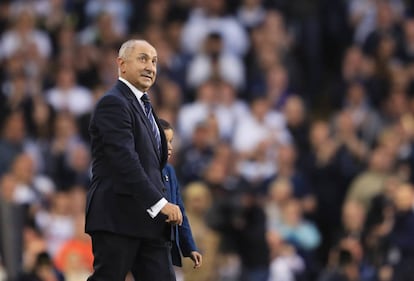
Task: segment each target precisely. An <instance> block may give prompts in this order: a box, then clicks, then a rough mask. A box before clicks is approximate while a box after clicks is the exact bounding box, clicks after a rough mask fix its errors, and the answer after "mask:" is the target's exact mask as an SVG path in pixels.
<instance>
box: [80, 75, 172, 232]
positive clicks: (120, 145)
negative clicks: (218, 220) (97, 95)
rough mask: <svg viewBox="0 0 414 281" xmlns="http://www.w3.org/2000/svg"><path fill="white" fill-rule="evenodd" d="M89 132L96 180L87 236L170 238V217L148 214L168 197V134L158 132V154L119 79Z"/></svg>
mask: <svg viewBox="0 0 414 281" xmlns="http://www.w3.org/2000/svg"><path fill="white" fill-rule="evenodd" d="M154 117H155V118H156V116H154ZM156 119H157V118H156ZM158 126H159V125H158ZM159 128H160V127H159ZM89 132H90V136H91V150H92V182H91V185H90V189H89V191H88V196H87V204H86V229H85V230H86V232H87V233H92V232H94V231H108V232H112V233H117V234H123V235H128V236H133V237H138V238H161V239H162V238H169V237H170V235H171V234H170V230H171V227H170V225H169V224H167V223H165V219H166V216H164V215H162V214H158V215H157V216H156V217H155V218H151V217H150V215H149V214H148V212H147V211H146V210H147V209H149V208H150V207H151V206H153V205H154V204H156V203H157V202H158V201H159V200H160V199H161V198H162V197H165V198H167V196H166V194H165V191H166V190H165V187H164V183H163V180H162V174H161V171H162V168H163V166H164V165H165V163H166V161H167V143H166V140H165V135H164V132H163V130H162V129H160V135H161V142H162V145H161V153H159V152H158V150H157V148H156V141H155V137H154V135H153V133H152V131H151V124H150V122H149V120H148V119H147V117H146V116H145V114H144V112H143V109H142V107H141V105H140V104H139V102H138V100H137V99H136V97H135V96H134V94H133V93H132V91H131V90H130V89H129V88H128V86H127V85H126V84H124V83H123V82H121V81H118V82H117V84H116V85H115V86H114V87H113V88H112V89H111V90H109V91H108V92H107V93H106V94H105V95H104V96H103V97H102V98H101V99H100V100H99V101H98V103H97V105H96V107H95V110H94V112H93V114H92V117H91V122H90V126H89Z"/></svg>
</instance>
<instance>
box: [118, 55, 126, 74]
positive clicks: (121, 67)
mask: <svg viewBox="0 0 414 281" xmlns="http://www.w3.org/2000/svg"><path fill="white" fill-rule="evenodd" d="M116 62H117V63H118V68H119V71H120V72H121V73H125V60H124V59H123V58H117V59H116Z"/></svg>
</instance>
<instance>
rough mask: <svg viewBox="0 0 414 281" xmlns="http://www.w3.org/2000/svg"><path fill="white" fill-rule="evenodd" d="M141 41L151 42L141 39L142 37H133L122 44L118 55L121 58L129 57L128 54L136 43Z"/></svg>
mask: <svg viewBox="0 0 414 281" xmlns="http://www.w3.org/2000/svg"><path fill="white" fill-rule="evenodd" d="M140 43H141V44H142V43H146V44H149V43H148V42H147V41H145V40H140V39H131V40H128V41H125V42H124V43H123V44H122V45H121V48H120V49H119V53H118V57H119V58H122V59H126V58H128V56H129V54H130V53H131V51H132V50H133V49H134V48H135V45H136V44H140Z"/></svg>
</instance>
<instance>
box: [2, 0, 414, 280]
mask: <svg viewBox="0 0 414 281" xmlns="http://www.w3.org/2000/svg"><path fill="white" fill-rule="evenodd" d="M413 12H414V4H413V1H410V0H406V1H404V0H290V1H288V0H228V1H225V0H208V1H202V0H151V1H132V0H89V1H81V0H26V1H25V0H21V1H18V0H16V1H6V0H2V1H1V3H0V280H2V281H3V280H8V281H9V280H10V281H15V280H17V281H25V280H29V281H32V280H41V281H55V280H56V281H63V280H68V281H80V280H86V278H87V276H88V275H89V274H90V272H91V266H92V255H91V242H90V239H89V236H87V235H86V234H84V232H83V227H84V204H85V194H86V192H87V190H88V184H89V176H90V170H89V162H90V152H89V137H88V122H89V118H90V114H91V109H92V108H93V106H94V103H95V102H96V100H97V99H99V97H100V96H101V95H102V94H103V93H104V92H105V91H106V90H107V89H109V87H111V86H112V85H113V84H114V82H115V81H116V79H117V66H116V57H117V52H118V49H119V47H120V44H121V43H122V42H123V41H125V40H127V39H129V38H143V39H146V40H148V41H149V42H150V43H151V44H153V45H154V46H155V47H156V49H157V51H158V57H159V63H158V78H157V82H156V85H155V86H154V87H153V88H152V89H151V90H150V92H151V99H152V103H153V105H154V107H155V108H156V112H157V113H158V115H159V117H161V118H163V119H166V120H168V121H169V122H170V123H171V124H172V125H173V126H174V128H175V139H174V146H175V155H174V158H173V159H172V163H173V165H174V166H175V168H176V171H177V174H178V177H179V181H180V184H181V191H182V195H183V198H184V200H185V204H186V210H187V214H188V217H189V219H190V223H191V226H192V229H193V234H194V237H195V240H196V243H197V245H198V247H199V250H200V251H201V252H202V253H203V255H204V265H203V267H202V268H200V269H198V270H194V269H192V263H191V261H189V260H188V261H186V262H185V264H184V267H183V268H182V269H177V274H178V276H179V280H185V281H192V280H197V281H239V280H240V281H313V280H317V281H342V280H344V281H357V280H360V281H412V280H414V277H413V276H414V267H413V266H412V265H413V264H414V188H413V182H414V170H413V168H414V13H413ZM128 278H129V279H131V277H128ZM131 280H132V279H131Z"/></svg>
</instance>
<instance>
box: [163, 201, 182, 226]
mask: <svg viewBox="0 0 414 281" xmlns="http://www.w3.org/2000/svg"><path fill="white" fill-rule="evenodd" d="M161 213H163V214H164V215H166V216H167V217H168V219H167V220H166V222H168V223H170V224H178V225H181V224H182V223H183V215H182V214H181V210H180V207H178V206H177V205H175V204H171V203H167V204H166V205H165V206H164V208H162V209H161Z"/></svg>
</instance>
